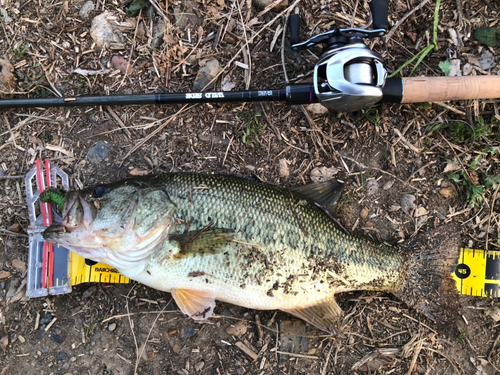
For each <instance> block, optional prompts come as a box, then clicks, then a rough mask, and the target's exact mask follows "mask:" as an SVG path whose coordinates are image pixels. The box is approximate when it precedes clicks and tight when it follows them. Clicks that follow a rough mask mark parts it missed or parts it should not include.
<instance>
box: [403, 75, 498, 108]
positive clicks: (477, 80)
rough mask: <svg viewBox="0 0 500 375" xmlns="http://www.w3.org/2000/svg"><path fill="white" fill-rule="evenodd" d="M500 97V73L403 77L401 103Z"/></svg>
mask: <svg viewBox="0 0 500 375" xmlns="http://www.w3.org/2000/svg"><path fill="white" fill-rule="evenodd" d="M497 98H500V75H489V76H462V77H407V78H403V98H402V100H401V103H422V102H441V101H447V100H467V99H497Z"/></svg>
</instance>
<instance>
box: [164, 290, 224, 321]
mask: <svg viewBox="0 0 500 375" xmlns="http://www.w3.org/2000/svg"><path fill="white" fill-rule="evenodd" d="M170 293H172V297H174V300H175V302H176V303H177V306H179V309H181V311H182V312H183V313H184V314H186V315H187V316H189V317H190V318H192V319H194V320H207V319H208V318H209V317H210V316H211V315H212V313H213V312H214V308H215V293H214V292H200V291H198V290H191V289H172V290H171V292H170Z"/></svg>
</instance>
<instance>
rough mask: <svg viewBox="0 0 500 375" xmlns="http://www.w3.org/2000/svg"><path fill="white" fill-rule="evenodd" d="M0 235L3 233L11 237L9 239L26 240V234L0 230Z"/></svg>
mask: <svg viewBox="0 0 500 375" xmlns="http://www.w3.org/2000/svg"><path fill="white" fill-rule="evenodd" d="M0 233H4V234H6V235H7V236H11V237H17V238H28V236H27V235H26V234H22V233H12V232H10V231H8V230H5V229H3V228H0Z"/></svg>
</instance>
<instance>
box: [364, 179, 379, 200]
mask: <svg viewBox="0 0 500 375" xmlns="http://www.w3.org/2000/svg"><path fill="white" fill-rule="evenodd" d="M366 189H367V190H368V192H367V195H368V196H370V195H374V194H376V193H378V181H377V180H370V181H368V183H367V184H366Z"/></svg>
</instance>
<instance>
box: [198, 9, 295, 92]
mask: <svg viewBox="0 0 500 375" xmlns="http://www.w3.org/2000/svg"><path fill="white" fill-rule="evenodd" d="M299 2H300V0H295V1H294V2H293V4H292V5H290V6H289V7H288V8H286V9H285V10H284V11H282V12H281V13H280V14H278V15H277V16H276V17H274V18H273V19H272V20H271V21H269V22H268V23H266V24H265V25H264V26H263V27H262V28H261V29H260V30H259V31H257V32H256V33H255V34H253V35H252V37H251V38H250V39H248V43H252V42H253V40H254V39H255V38H256V37H258V36H259V35H260V34H261V33H262V32H263V31H264V30H265V29H267V28H268V27H269V26H271V25H272V24H273V23H274V22H276V20H278V19H279V18H281V16H283V14H285V13H286V12H290V11H291V10H292V9H293V8H295V6H296V5H297V4H298V3H299ZM244 49H245V46H243V47H241V48H240V49H239V50H238V52H236V53H235V54H234V56H233V57H232V58H231V59H230V60H229V61H228V62H227V63H226V66H224V68H222V69H221V71H220V72H219V73H217V75H216V76H215V77H214V78H212V80H211V81H210V82H208V83H207V84H206V85H205V87H203V89H202V91H203V90H205V89H206V88H207V87H209V86H210V85H211V84H212V83H214V82H215V80H216V79H217V78H219V76H220V75H221V74H222V73H224V72H225V70H226V69H227V68H228V67H229V66H230V65H231V64H232V63H233V61H234V60H236V58H237V57H238V56H239V55H240V53H241V51H243V50H244Z"/></svg>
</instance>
